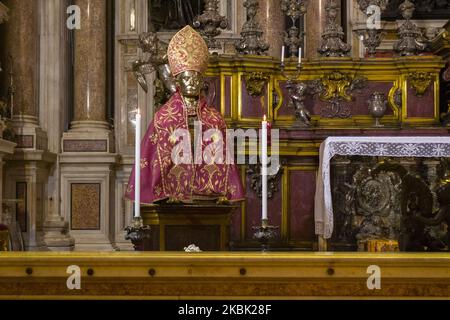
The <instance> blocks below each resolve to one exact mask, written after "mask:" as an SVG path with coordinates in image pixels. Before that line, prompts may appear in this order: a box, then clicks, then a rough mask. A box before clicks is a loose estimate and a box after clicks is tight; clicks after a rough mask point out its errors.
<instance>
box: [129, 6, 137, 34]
mask: <svg viewBox="0 0 450 320" xmlns="http://www.w3.org/2000/svg"><path fill="white" fill-rule="evenodd" d="M135 30H136V9H134V8H131V13H130V31H135Z"/></svg>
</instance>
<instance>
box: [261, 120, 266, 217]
mask: <svg viewBox="0 0 450 320" xmlns="http://www.w3.org/2000/svg"><path fill="white" fill-rule="evenodd" d="M261 135H262V137H261V153H262V159H261V179H262V219H263V220H267V121H266V115H264V120H263V122H262V130H261Z"/></svg>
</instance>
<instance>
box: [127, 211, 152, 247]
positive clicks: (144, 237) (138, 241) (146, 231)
mask: <svg viewBox="0 0 450 320" xmlns="http://www.w3.org/2000/svg"><path fill="white" fill-rule="evenodd" d="M125 231H126V232H127V234H126V236H125V240H131V243H132V244H133V247H134V250H136V251H144V250H145V249H146V248H145V243H146V242H148V239H150V237H151V234H150V226H148V225H145V226H144V223H143V221H142V218H141V217H134V218H133V223H132V225H130V226H128V227H126V228H125Z"/></svg>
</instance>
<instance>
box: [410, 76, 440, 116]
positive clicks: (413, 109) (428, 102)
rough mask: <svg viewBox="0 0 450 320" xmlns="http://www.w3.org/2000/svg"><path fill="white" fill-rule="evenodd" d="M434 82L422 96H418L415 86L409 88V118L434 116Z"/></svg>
mask: <svg viewBox="0 0 450 320" xmlns="http://www.w3.org/2000/svg"><path fill="white" fill-rule="evenodd" d="M433 85H434V84H433V83H431V85H430V87H429V88H428V89H427V91H426V92H425V94H424V95H423V96H422V97H418V96H416V94H415V93H416V91H415V90H414V89H413V88H408V110H407V116H408V118H433V117H434V91H433Z"/></svg>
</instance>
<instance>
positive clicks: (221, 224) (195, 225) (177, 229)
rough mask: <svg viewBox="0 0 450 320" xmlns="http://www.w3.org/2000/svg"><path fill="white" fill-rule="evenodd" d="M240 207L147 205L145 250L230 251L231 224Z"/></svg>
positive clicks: (143, 209)
mask: <svg viewBox="0 0 450 320" xmlns="http://www.w3.org/2000/svg"><path fill="white" fill-rule="evenodd" d="M238 208H239V206H234V205H217V204H185V205H167V204H163V205H158V204H156V205H144V206H142V207H141V211H142V217H143V223H144V225H147V226H150V231H149V233H150V239H149V241H148V243H146V244H145V250H146V251H182V250H184V249H185V248H187V247H188V246H189V245H191V244H192V245H195V246H196V247H198V248H199V249H200V250H202V251H227V250H229V249H230V247H229V241H230V224H231V217H232V214H233V212H235V211H236V210H237V209H238Z"/></svg>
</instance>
